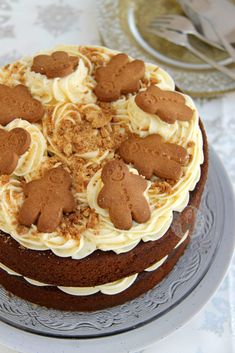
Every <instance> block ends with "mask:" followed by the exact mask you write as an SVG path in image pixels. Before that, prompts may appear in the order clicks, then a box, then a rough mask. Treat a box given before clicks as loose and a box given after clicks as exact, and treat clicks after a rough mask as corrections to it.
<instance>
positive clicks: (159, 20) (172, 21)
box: [149, 15, 224, 50]
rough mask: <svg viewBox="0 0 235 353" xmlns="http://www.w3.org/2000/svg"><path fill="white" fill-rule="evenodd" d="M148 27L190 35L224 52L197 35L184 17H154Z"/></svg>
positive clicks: (217, 45)
mask: <svg viewBox="0 0 235 353" xmlns="http://www.w3.org/2000/svg"><path fill="white" fill-rule="evenodd" d="M149 27H152V28H156V27H164V28H166V29H172V30H175V31H179V32H182V33H185V34H192V35H194V36H195V37H197V38H199V39H200V40H202V41H203V42H205V43H207V44H209V45H212V46H213V47H216V48H218V49H220V50H224V48H223V47H222V46H221V45H219V44H218V43H216V42H214V41H211V40H209V39H207V38H206V37H204V36H203V35H202V34H201V33H199V32H198V31H197V30H196V28H195V27H194V25H193V24H192V22H191V21H190V20H189V19H188V18H187V17H185V16H180V15H163V16H158V17H156V18H155V19H154V20H153V21H152V22H151V23H150V24H149Z"/></svg>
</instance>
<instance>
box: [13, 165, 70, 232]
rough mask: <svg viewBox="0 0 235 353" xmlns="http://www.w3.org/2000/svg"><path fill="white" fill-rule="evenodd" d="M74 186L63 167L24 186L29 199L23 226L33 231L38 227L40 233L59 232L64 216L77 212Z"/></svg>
mask: <svg viewBox="0 0 235 353" xmlns="http://www.w3.org/2000/svg"><path fill="white" fill-rule="evenodd" d="M71 185H72V181H71V177H70V175H69V173H68V172H67V171H66V170H64V169H63V168H62V167H57V168H53V169H50V170H49V171H47V172H46V173H45V175H44V177H43V178H41V179H38V180H33V181H30V182H29V183H27V184H26V185H25V186H24V195H25V197H26V199H25V201H24V203H23V206H22V207H21V209H20V213H19V222H20V224H22V225H25V226H28V227H29V226H31V225H32V224H35V223H37V228H38V231H39V232H45V233H50V232H53V231H55V230H56V227H57V226H58V225H59V224H60V221H61V218H62V215H63V212H64V213H70V212H72V211H73V210H74V209H75V200H74V197H73V195H72V193H71V191H70V188H71Z"/></svg>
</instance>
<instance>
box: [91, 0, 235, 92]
mask: <svg viewBox="0 0 235 353" xmlns="http://www.w3.org/2000/svg"><path fill="white" fill-rule="evenodd" d="M233 1H234V2H235V0H233ZM163 14H181V15H182V14H183V11H182V9H181V8H180V6H179V5H178V4H177V1H176V0H157V1H156V0H148V1H145V0H117V1H113V0H99V1H98V6H97V17H98V25H99V29H100V33H101V36H102V39H103V41H104V44H105V45H106V46H108V47H111V48H114V49H117V50H120V51H123V52H127V53H128V54H129V55H131V56H133V57H138V58H142V59H143V60H145V61H148V62H152V63H155V64H158V65H159V66H161V67H163V68H164V69H166V70H167V71H168V72H169V73H170V74H171V75H172V76H173V78H174V79H175V81H176V83H177V85H178V86H179V87H180V89H182V90H183V91H184V92H186V93H189V94H191V95H192V96H203V97H206V96H216V95H219V94H223V93H225V92H228V91H232V90H234V89H235V81H233V80H232V79H230V78H228V77H227V76H225V75H224V74H223V73H221V72H218V71H217V70H214V69H210V68H208V65H206V64H204V63H202V62H201V61H200V59H198V58H196V57H195V56H194V55H193V54H191V53H190V52H189V51H188V50H187V49H185V48H182V47H180V46H177V45H174V44H172V43H169V42H168V41H166V40H164V39H161V38H160V37H157V36H155V35H152V34H150V33H148V32H147V30H146V27H147V25H148V24H149V23H150V22H151V21H152V19H153V18H155V17H156V16H159V15H163ZM190 41H191V43H192V44H193V45H194V46H195V47H196V48H197V49H199V50H201V51H202V52H203V53H204V54H206V55H207V56H209V57H211V58H213V59H214V60H216V61H218V62H220V63H222V64H223V65H226V64H229V63H231V59H230V58H229V57H228V56H227V54H226V53H225V52H223V51H220V50H218V49H216V48H214V47H211V46H208V45H207V44H204V43H202V42H201V41H199V40H197V39H196V38H195V37H193V36H190ZM229 67H230V68H231V69H234V70H235V64H230V65H229Z"/></svg>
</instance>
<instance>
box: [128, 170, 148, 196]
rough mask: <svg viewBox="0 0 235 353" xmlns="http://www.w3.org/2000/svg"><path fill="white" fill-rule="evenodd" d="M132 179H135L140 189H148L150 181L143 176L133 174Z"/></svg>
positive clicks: (134, 181)
mask: <svg viewBox="0 0 235 353" xmlns="http://www.w3.org/2000/svg"><path fill="white" fill-rule="evenodd" d="M131 179H132V180H133V183H135V185H137V187H138V188H139V189H140V191H143V192H144V191H145V190H146V189H147V186H148V183H147V181H146V180H145V179H144V178H143V177H142V176H140V175H136V174H132V175H131Z"/></svg>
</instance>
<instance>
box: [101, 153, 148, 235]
mask: <svg viewBox="0 0 235 353" xmlns="http://www.w3.org/2000/svg"><path fill="white" fill-rule="evenodd" d="M101 177H102V181H103V183H104V186H103V188H102V190H101V191H100V193H99V195H98V200H97V201H98V205H99V206H100V207H102V208H105V209H108V210H109V216H110V219H111V221H112V222H113V224H114V225H115V227H116V228H118V229H126V230H128V229H130V228H131V227H132V219H133V220H134V221H136V222H137V223H145V222H147V221H148V219H149V218H150V209H149V205H148V202H147V200H146V198H145V197H144V195H143V193H144V191H145V190H146V188H147V186H148V184H147V181H146V180H145V179H144V178H143V177H141V176H140V175H136V174H133V173H131V172H130V171H129V169H128V167H127V166H126V165H125V163H123V161H120V160H113V161H110V162H108V163H106V164H105V166H104V168H103V170H102V174H101Z"/></svg>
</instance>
